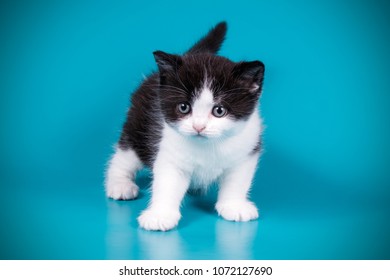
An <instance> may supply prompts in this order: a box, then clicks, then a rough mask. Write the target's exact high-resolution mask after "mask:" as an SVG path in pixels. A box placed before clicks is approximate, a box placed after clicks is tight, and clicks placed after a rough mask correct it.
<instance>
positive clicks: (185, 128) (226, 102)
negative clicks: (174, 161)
mask: <svg viewBox="0 0 390 280" xmlns="http://www.w3.org/2000/svg"><path fill="white" fill-rule="evenodd" d="M154 56H155V59H156V62H157V65H158V68H159V74H160V100H161V110H162V112H163V114H164V118H165V121H166V122H167V123H168V124H169V125H170V126H171V127H173V128H174V129H175V130H176V131H178V132H179V133H180V134H182V135H185V136H188V137H192V138H193V139H215V138H222V137H229V136H231V135H234V134H236V133H238V132H239V131H240V129H241V128H242V127H243V125H244V124H245V121H246V120H247V119H248V118H249V116H250V115H251V114H252V113H253V112H254V110H255V109H256V107H257V103H258V99H259V96H260V93H261V88H262V82H263V76H264V64H263V63H261V62H260V61H252V62H239V63H234V62H232V61H230V60H228V59H226V58H223V57H220V56H214V55H211V54H206V53H202V54H187V55H184V56H177V55H171V54H167V53H164V52H161V51H156V52H154Z"/></svg>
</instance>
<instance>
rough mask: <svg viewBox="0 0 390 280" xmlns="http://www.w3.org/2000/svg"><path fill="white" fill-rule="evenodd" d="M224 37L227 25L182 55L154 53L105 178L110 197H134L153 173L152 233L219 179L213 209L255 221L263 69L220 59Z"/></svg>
mask: <svg viewBox="0 0 390 280" xmlns="http://www.w3.org/2000/svg"><path fill="white" fill-rule="evenodd" d="M225 33H226V23H224V22H222V23H220V24H218V25H217V26H216V27H215V28H214V29H212V30H211V31H210V32H209V33H208V34H207V35H206V36H205V37H203V38H202V39H201V40H200V41H198V42H197V43H196V44H195V45H194V46H193V47H192V48H191V49H190V50H189V51H188V52H187V53H185V54H184V55H181V56H179V55H173V54H167V53H165V52H162V51H156V52H154V57H155V60H156V63H157V66H158V70H159V71H158V73H154V74H152V75H151V76H150V77H148V78H147V79H146V80H145V81H144V82H143V84H142V85H141V86H140V87H139V88H138V89H137V91H136V92H135V93H134V95H133V97H132V102H131V103H132V105H131V107H130V109H129V111H128V114H127V120H126V122H125V124H124V126H123V130H122V134H121V137H120V139H119V142H118V145H117V147H116V151H115V154H114V155H113V157H112V159H111V161H110V163H109V168H108V170H107V174H106V193H107V196H108V197H111V198H113V199H123V200H127V199H134V198H136V197H137V195H138V187H137V186H136V185H135V183H134V177H135V174H136V172H137V171H138V170H139V169H140V168H142V167H143V166H148V167H149V168H151V169H152V172H153V183H152V197H151V200H150V203H149V206H148V208H147V209H146V210H145V211H144V212H142V214H141V215H140V217H139V218H138V221H139V224H140V226H141V227H142V228H144V229H147V230H162V231H165V230H169V229H172V228H174V227H175V226H176V225H177V224H178V222H179V220H180V218H181V215H180V204H181V202H182V200H183V197H184V195H185V193H186V192H187V190H188V189H189V188H201V189H205V188H207V186H208V185H210V184H211V183H212V182H218V184H219V193H218V200H217V204H216V206H215V208H216V210H217V212H218V214H219V215H220V216H222V217H223V218H225V219H226V220H231V221H249V220H252V219H256V218H257V217H258V211H257V208H256V206H255V205H254V204H253V203H252V202H251V201H249V199H248V192H249V190H250V187H251V183H252V178H253V176H254V173H255V170H256V165H257V162H258V158H259V155H260V150H261V146H260V143H261V141H260V136H261V133H262V121H261V118H260V116H259V111H258V109H257V108H258V101H259V97H260V93H261V89H262V82H263V76H264V65H263V63H261V62H260V61H252V62H239V63H234V62H232V61H230V60H228V59H227V58H224V57H220V56H217V55H216V52H217V51H218V50H219V48H220V46H221V44H222V42H223V40H224V37H225Z"/></svg>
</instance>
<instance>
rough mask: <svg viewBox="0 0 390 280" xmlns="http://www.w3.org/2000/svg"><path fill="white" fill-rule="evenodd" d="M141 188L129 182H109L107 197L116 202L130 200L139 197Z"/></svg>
mask: <svg viewBox="0 0 390 280" xmlns="http://www.w3.org/2000/svg"><path fill="white" fill-rule="evenodd" d="M138 193H139V188H138V186H137V185H136V184H134V183H133V182H131V181H127V182H107V184H106V194H107V197H110V198H113V199H115V200H130V199H135V198H136V197H137V196H138Z"/></svg>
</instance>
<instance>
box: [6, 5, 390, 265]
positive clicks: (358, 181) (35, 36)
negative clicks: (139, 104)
mask: <svg viewBox="0 0 390 280" xmlns="http://www.w3.org/2000/svg"><path fill="white" fill-rule="evenodd" d="M0 5H1V7H0V22H1V30H0V32H1V33H0V35H1V36H0V37H1V45H0V50H1V52H0V56H1V57H0V93H1V95H0V128H1V140H0V141H1V142H0V175H1V177H0V192H1V193H0V223H1V227H0V248H1V249H0V258H2V259H390V241H389V236H390V225H389V221H390V203H389V202H390V189H389V187H390V170H389V169H390V168H389V166H390V148H389V143H390V133H389V128H390V125H389V120H390V110H389V109H390V108H389V107H390V83H389V74H390V71H389V65H390V51H389V50H390V28H389V26H390V13H389V11H390V9H389V5H388V3H387V1H352V0H351V1H336V0H333V1H329V0H328V1H301V0H298V1H287V0H286V1H283V0H276V1H238V2H237V1H231V2H228V1H199V0H198V1H185V2H184V1H183V2H179V1H172V0H171V1H161V3H160V2H158V1H44V0H37V1H2V2H1V4H0ZM221 20H226V21H227V22H228V24H229V30H228V36H227V40H226V42H225V44H224V46H223V48H222V51H221V54H222V55H224V56H227V57H229V58H230V59H232V60H234V61H238V60H256V59H260V60H262V61H263V62H264V63H265V65H266V78H265V85H264V92H263V96H262V99H261V108H262V114H263V117H264V119H265V122H266V124H267V129H266V132H265V135H264V143H265V154H264V156H263V157H262V160H261V163H260V166H259V170H258V172H257V175H256V178H255V181H254V186H253V191H252V198H253V200H254V201H255V202H256V203H257V204H258V206H259V207H260V211H261V218H260V219H259V220H258V221H254V222H250V223H243V224H241V223H232V222H227V221H224V220H222V219H221V218H219V217H217V215H216V213H215V212H214V210H213V203H214V202H215V191H212V192H210V193H209V194H208V195H207V196H205V197H198V196H188V197H187V198H186V201H185V203H184V206H183V219H182V221H181V222H180V225H179V227H178V228H177V229H175V230H173V231H170V232H165V233H162V232H146V231H143V230H141V229H139V228H138V225H137V222H136V217H137V216H138V214H139V213H140V211H141V210H142V209H144V208H145V207H146V205H147V201H148V198H149V195H150V193H149V191H148V189H147V186H148V185H149V184H150V179H149V177H148V176H149V174H147V172H143V173H141V174H140V176H139V177H138V179H137V180H138V184H139V185H140V186H141V187H142V192H141V196H140V198H139V199H137V200H135V201H130V202H123V201H122V202H117V201H112V200H108V199H106V198H105V196H104V187H103V173H104V169H105V164H106V161H107V159H108V158H109V156H110V154H111V152H112V146H113V144H114V143H115V141H116V140H117V139H118V136H119V133H120V129H121V126H122V123H123V121H124V117H125V112H126V109H127V107H128V105H129V95H130V93H131V92H132V91H133V90H134V89H135V88H136V87H137V85H138V84H139V83H140V81H141V80H142V75H147V74H149V73H150V72H151V71H153V70H155V69H156V66H155V63H154V60H153V56H152V52H153V51H155V50H157V49H159V50H163V51H166V52H172V53H180V52H183V51H185V50H186V49H188V48H189V47H190V46H191V45H192V44H193V43H194V42H195V41H196V40H197V39H199V38H200V37H201V36H202V35H204V34H205V33H206V32H207V31H208V30H209V28H211V27H212V26H213V25H215V24H216V23H217V22H219V21H221Z"/></svg>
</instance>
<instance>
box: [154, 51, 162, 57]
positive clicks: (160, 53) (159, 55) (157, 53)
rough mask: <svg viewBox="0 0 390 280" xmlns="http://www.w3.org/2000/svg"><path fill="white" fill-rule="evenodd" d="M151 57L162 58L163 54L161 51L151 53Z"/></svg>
mask: <svg viewBox="0 0 390 280" xmlns="http://www.w3.org/2000/svg"><path fill="white" fill-rule="evenodd" d="M153 55H154V57H156V58H157V57H161V56H164V55H165V52H163V51H154V52H153Z"/></svg>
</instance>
